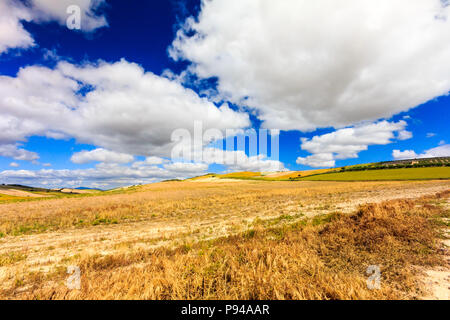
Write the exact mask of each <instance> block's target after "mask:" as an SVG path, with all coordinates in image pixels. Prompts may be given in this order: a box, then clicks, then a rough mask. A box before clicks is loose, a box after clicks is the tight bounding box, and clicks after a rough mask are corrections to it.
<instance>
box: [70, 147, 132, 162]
mask: <svg viewBox="0 0 450 320" xmlns="http://www.w3.org/2000/svg"><path fill="white" fill-rule="evenodd" d="M133 160H134V157H133V156H132V155H129V154H126V153H119V152H114V151H110V150H105V149H103V148H98V149H94V150H91V151H87V150H83V151H80V152H77V153H74V154H73V155H72V157H71V158H70V161H72V162H73V163H77V164H82V163H89V162H93V161H99V162H105V163H128V162H131V161H133Z"/></svg>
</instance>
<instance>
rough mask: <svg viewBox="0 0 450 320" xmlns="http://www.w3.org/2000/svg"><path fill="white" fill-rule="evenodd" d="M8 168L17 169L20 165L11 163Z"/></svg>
mask: <svg viewBox="0 0 450 320" xmlns="http://www.w3.org/2000/svg"><path fill="white" fill-rule="evenodd" d="M9 166H10V167H14V168H17V167H19V166H20V165H19V164H18V163H17V162H11V163H10V164H9Z"/></svg>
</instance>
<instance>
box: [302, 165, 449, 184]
mask: <svg viewBox="0 0 450 320" xmlns="http://www.w3.org/2000/svg"><path fill="white" fill-rule="evenodd" d="M428 179H450V167H431V168H402V169H382V170H366V171H346V172H336V173H325V174H319V175H315V176H308V177H304V178H300V179H298V180H309V181H366V180H374V181H375V180H428Z"/></svg>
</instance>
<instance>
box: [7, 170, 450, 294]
mask: <svg viewBox="0 0 450 320" xmlns="http://www.w3.org/2000/svg"><path fill="white" fill-rule="evenodd" d="M392 170H395V169H392ZM386 171H391V170H386ZM349 173H350V172H349ZM355 173H360V172H355ZM325 175H331V173H330V174H324V176H325ZM318 176H319V175H317V177H318ZM311 177H313V176H311ZM449 189H450V181H447V180H440V181H439V180H434V181H406V182H405V181H368V182H346V181H341V182H339V181H336V182H333V181H262V180H238V179H236V178H235V177H230V176H228V179H225V178H224V179H220V178H217V177H211V175H208V176H204V177H199V178H197V179H192V180H187V181H173V182H162V183H155V184H150V185H143V186H136V187H133V188H129V189H122V190H115V191H110V192H100V193H98V194H91V195H86V196H84V195H83V196H74V197H61V198H40V199H39V200H37V199H36V200H30V201H23V202H14V203H3V204H1V205H0V283H1V288H0V298H3V299H17V298H25V299H104V298H110V299H142V298H148V299H202V298H203V299H234V298H242V299H367V298H373V299H394V298H400V299H409V298H421V297H424V296H426V295H432V294H433V291H432V289H430V288H428V287H427V285H426V274H427V272H430V271H433V272H440V273H442V272H443V274H444V275H445V274H448V269H445V268H447V267H448V266H447V267H446V264H447V263H448V262H446V259H447V258H446V257H447V251H445V250H443V249H442V245H441V240H439V239H440V238H441V239H442V240H444V241H447V240H445V234H444V233H443V232H444V231H445V228H446V226H447V225H448V218H449V212H448V207H449V205H448V198H449V193H448V190H449ZM367 230H370V231H367ZM443 237H444V238H443ZM374 264H376V265H381V268H382V269H381V271H382V274H383V279H384V280H383V281H384V282H383V284H382V288H381V289H380V290H369V289H368V288H367V286H366V282H365V281H366V277H367V276H366V273H365V272H366V269H367V267H368V265H374ZM68 266H77V267H79V268H80V270H81V288H80V289H79V290H78V289H73V290H72V289H69V288H68V287H67V286H66V283H65V281H66V279H67V276H68V275H67V267H68ZM446 270H447V271H446Z"/></svg>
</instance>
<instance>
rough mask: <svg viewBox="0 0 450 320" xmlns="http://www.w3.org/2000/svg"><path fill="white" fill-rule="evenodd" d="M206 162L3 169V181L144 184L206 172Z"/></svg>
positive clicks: (52, 184) (107, 185)
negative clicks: (61, 168) (84, 167)
mask: <svg viewBox="0 0 450 320" xmlns="http://www.w3.org/2000/svg"><path fill="white" fill-rule="evenodd" d="M207 168H208V166H207V165H205V164H184V163H182V164H177V163H174V164H172V165H171V166H167V167H164V168H162V167H158V166H143V167H132V166H124V165H119V164H111V163H110V164H106V163H100V164H97V165H96V166H95V167H94V168H89V169H74V170H68V169H63V170H54V169H41V170H34V171H33V170H4V171H2V172H0V180H1V181H2V183H20V184H25V185H33V186H46V187H63V186H73V187H77V186H87V187H98V186H101V187H103V188H114V187H117V186H125V185H134V184H145V183H152V182H157V181H160V180H164V179H173V178H179V179H184V178H188V177H192V176H197V175H202V174H205V173H206V170H207Z"/></svg>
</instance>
